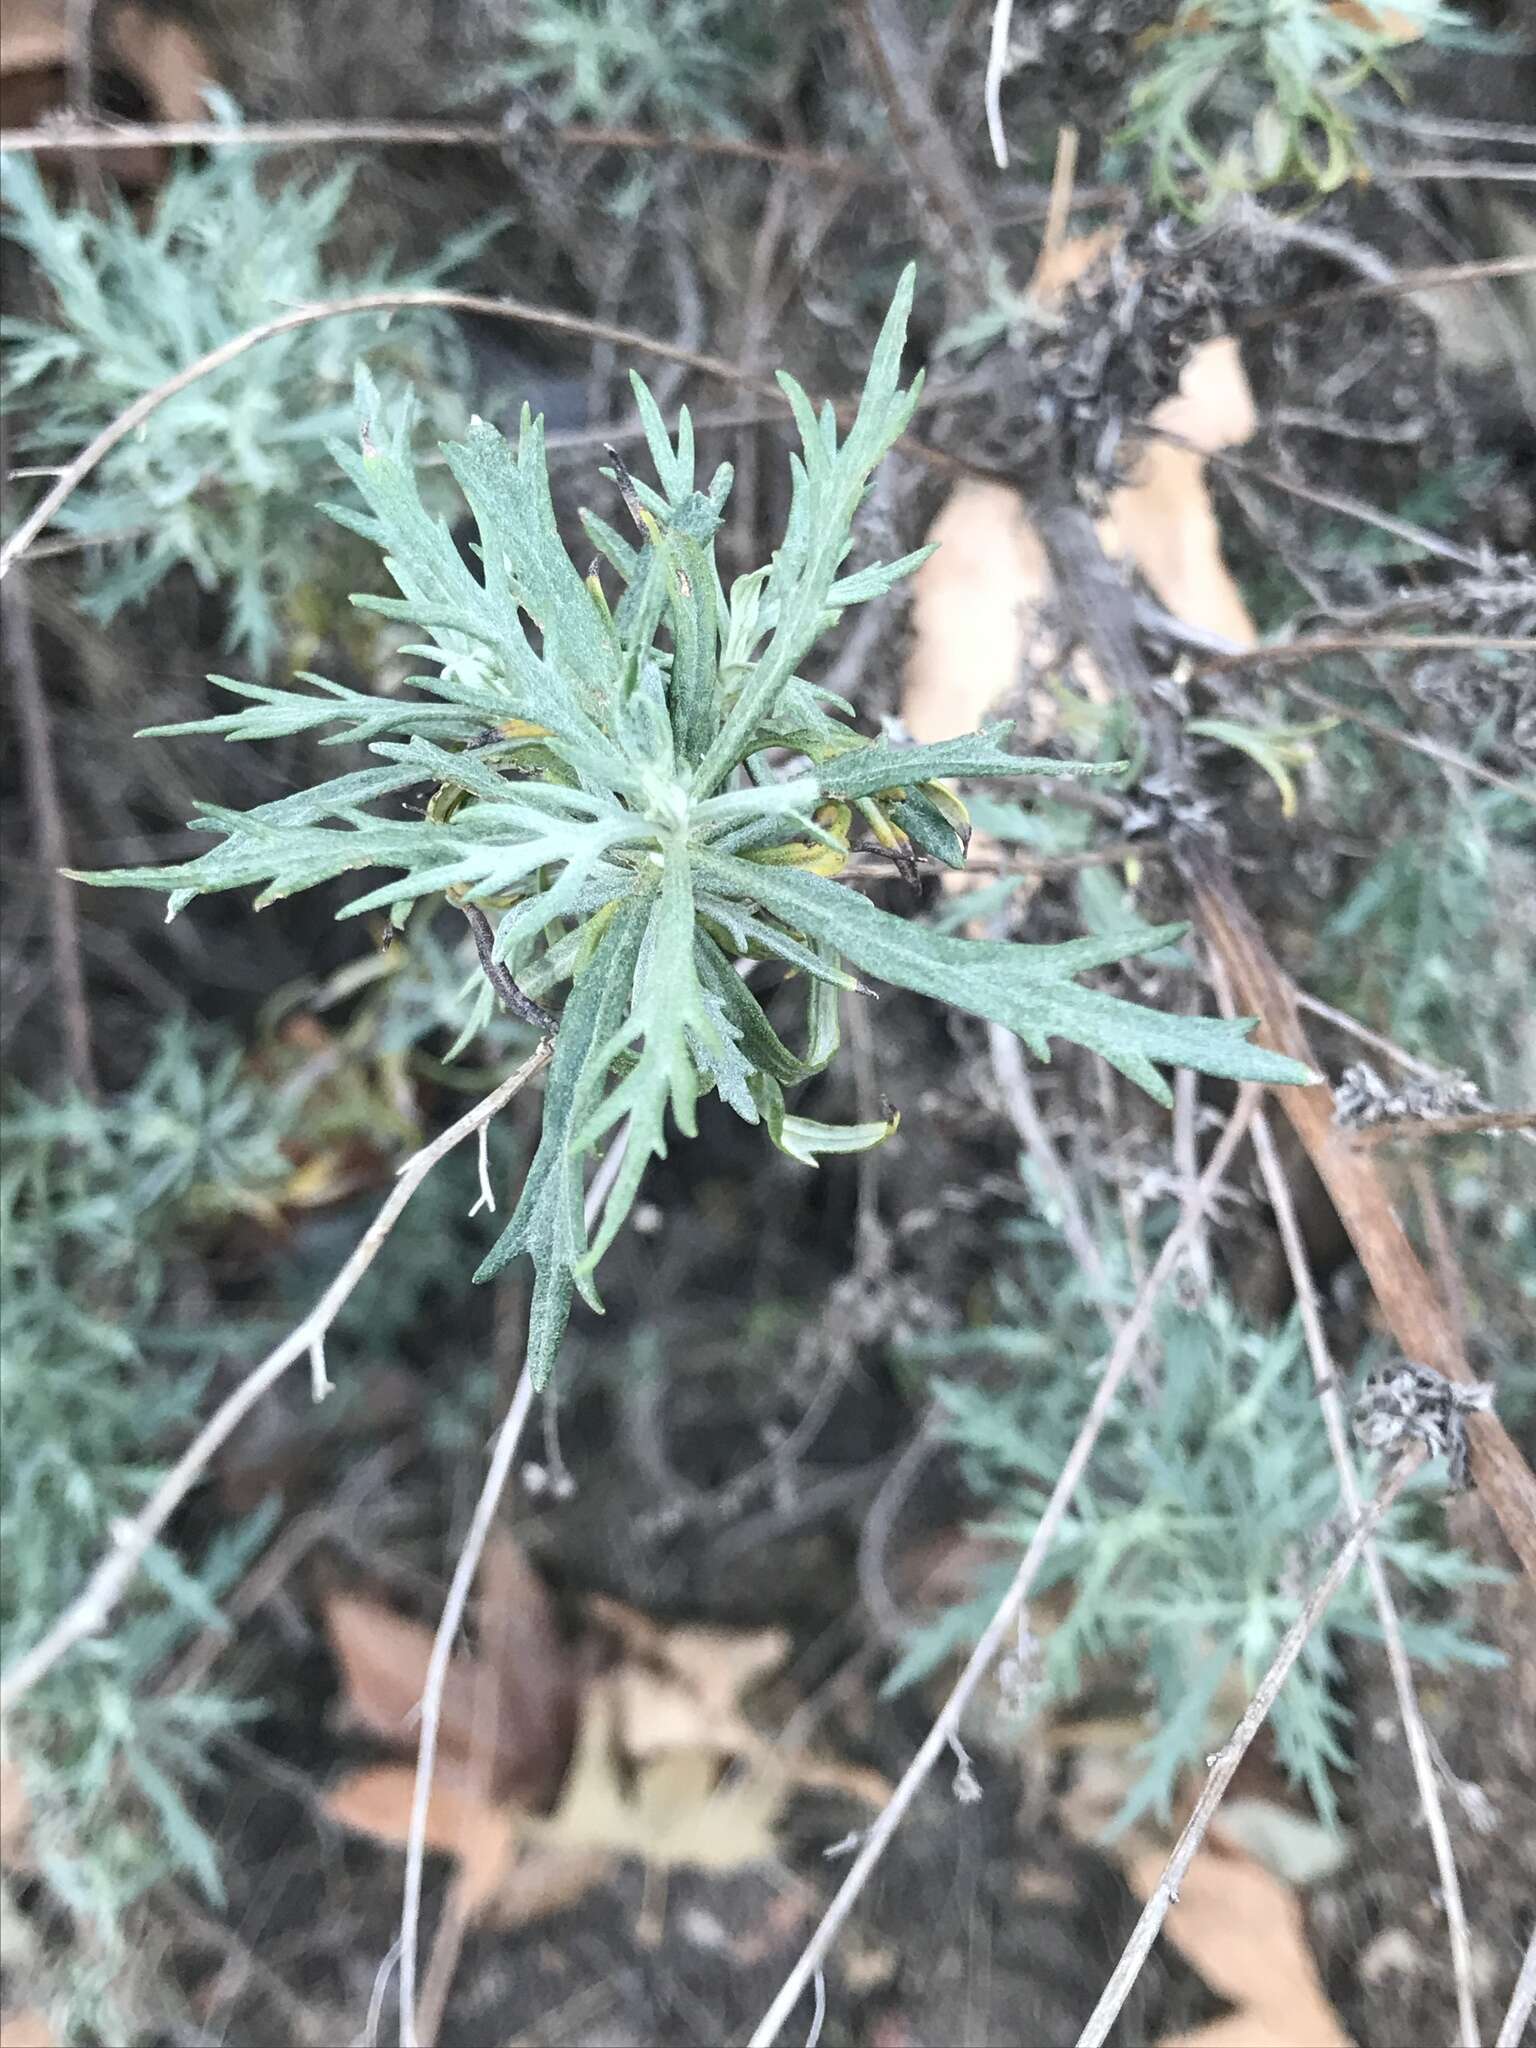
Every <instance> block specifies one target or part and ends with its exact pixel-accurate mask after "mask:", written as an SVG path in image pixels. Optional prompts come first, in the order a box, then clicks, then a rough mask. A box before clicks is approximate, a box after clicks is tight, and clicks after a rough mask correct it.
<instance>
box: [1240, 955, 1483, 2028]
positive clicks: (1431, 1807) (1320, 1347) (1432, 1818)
mask: <svg viewBox="0 0 1536 2048" xmlns="http://www.w3.org/2000/svg"><path fill="white" fill-rule="evenodd" d="M1215 980H1216V986H1217V993H1218V995H1219V997H1220V999H1221V1007H1222V1010H1223V1013H1224V1014H1225V1015H1227V1016H1229V1017H1230V1016H1233V1015H1235V1014H1236V1004H1235V1003H1234V1002H1233V1000H1232V992H1231V989H1230V987H1229V986H1228V983H1227V977H1226V974H1225V972H1224V971H1223V969H1222V968H1221V967H1220V966H1219V965H1217V966H1216V968H1215ZM1253 1146H1254V1151H1255V1153H1256V1154H1257V1156H1258V1162H1259V1172H1260V1173H1261V1174H1262V1176H1263V1179H1264V1188H1265V1192H1266V1193H1267V1195H1268V1196H1269V1205H1270V1207H1271V1209H1273V1211H1274V1215H1275V1222H1276V1224H1277V1225H1278V1227H1279V1231H1280V1241H1281V1244H1282V1245H1283V1246H1284V1248H1285V1259H1286V1264H1287V1266H1288V1267H1289V1268H1290V1274H1291V1284H1292V1285H1293V1287H1294V1288H1295V1290H1296V1307H1297V1310H1298V1312H1299V1314H1300V1316H1301V1326H1302V1330H1303V1332H1304V1333H1305V1336H1306V1340H1307V1356H1308V1357H1309V1358H1310V1360H1311V1362H1312V1379H1313V1384H1314V1385H1315V1386H1316V1388H1317V1398H1318V1405H1319V1406H1320V1408H1321V1409H1322V1413H1323V1423H1324V1427H1325V1428H1326V1429H1327V1432H1328V1448H1329V1450H1330V1451H1331V1452H1332V1454H1333V1462H1334V1467H1335V1470H1336V1471H1337V1472H1338V1475H1339V1492H1340V1494H1341V1496H1342V1497H1343V1501H1344V1507H1345V1511H1346V1513H1347V1514H1348V1515H1349V1517H1350V1519H1351V1521H1352V1522H1355V1523H1358V1522H1359V1521H1360V1518H1361V1515H1362V1513H1363V1510H1364V1502H1363V1499H1362V1497H1361V1493H1360V1482H1359V1480H1358V1478H1357V1477H1356V1474H1355V1461H1354V1458H1353V1456H1352V1455H1351V1453H1350V1447H1349V1430H1348V1427H1347V1425H1346V1423H1345V1419H1344V1402H1343V1399H1342V1397H1341V1395H1340V1393H1339V1386H1338V1374H1337V1372H1336V1371H1335V1369H1334V1363H1333V1357H1332V1354H1331V1352H1330V1351H1329V1348H1328V1337H1327V1333H1326V1331H1325V1330H1324V1329H1323V1319H1322V1314H1321V1311H1320V1310H1319V1308H1318V1303H1317V1290H1316V1288H1315V1287H1314V1286H1313V1283H1312V1268H1311V1265H1310V1264H1309V1262H1308V1259H1307V1248H1306V1244H1305V1242H1304V1240H1303V1238H1302V1234H1301V1226H1300V1224H1299V1223H1298V1221H1297V1218H1296V1204H1295V1202H1294V1201H1293V1200H1292V1198H1291V1189H1290V1184H1289V1182H1288V1181H1287V1180H1286V1177H1285V1169H1284V1167H1283V1166H1282V1165H1281V1163H1280V1153H1279V1150H1278V1148H1277V1147H1276V1144H1275V1141H1274V1137H1273V1135H1272V1133H1271V1131H1270V1128H1269V1121H1268V1118H1267V1117H1266V1116H1265V1114H1264V1112H1263V1110H1260V1111H1259V1112H1258V1114H1257V1115H1256V1116H1255V1118H1254V1120H1253ZM1363 1560H1364V1564H1365V1571H1366V1577H1367V1579H1368V1580H1369V1582H1370V1588H1371V1599H1372V1601H1373V1603H1374V1604H1375V1608H1376V1614H1377V1618H1378V1619H1379V1621H1380V1623H1381V1639H1382V1644H1383V1647H1384V1648H1385V1650H1386V1653H1387V1668H1388V1670H1389V1671H1390V1673H1391V1675H1392V1687H1393V1690H1394V1692H1395V1693H1396V1694H1397V1710H1398V1714H1399V1716H1400V1717H1401V1720H1402V1724H1403V1736H1404V1739H1405V1741H1406V1742H1407V1744H1408V1755H1409V1760H1410V1762H1411V1763H1412V1765H1413V1777H1414V1783H1415V1784H1416V1785H1417V1787H1418V1792H1419V1802H1420V1805H1421V1807H1422V1808H1423V1813H1424V1824H1425V1826H1426V1828H1427V1829H1428V1830H1429V1839H1430V1843H1431V1846H1432V1847H1433V1850H1434V1856H1435V1867H1436V1869H1437V1870H1438V1871H1439V1873H1440V1894H1441V1898H1442V1901H1443V1903H1444V1906H1445V1923H1446V1930H1447V1933H1448V1935H1449V1938H1450V1948H1451V1973H1452V1978H1453V1980H1454V1982H1455V1986H1456V2013H1457V2022H1458V2026H1459V2029H1460V2034H1461V2040H1460V2043H1459V2048H1478V2034H1477V2004H1476V2000H1475V1998H1474V1995H1473V1989H1472V1942H1471V1936H1470V1935H1469V1933H1468V1930H1467V1911H1466V1906H1465V1903H1464V1902H1463V1899H1462V1895H1461V1877H1460V1874H1459V1872H1458V1871H1457V1868H1456V1856H1455V1852H1454V1850H1453V1849H1452V1847H1451V1834H1450V1829H1449V1827H1448V1826H1447V1825H1446V1819H1445V1807H1444V1804H1443V1803H1442V1801H1441V1798H1440V1785H1439V1780H1438V1779H1437V1778H1436V1776H1435V1760H1434V1756H1433V1754H1432V1752H1431V1748H1430V1739H1429V1731H1428V1729H1427V1728H1426V1727H1425V1725H1424V1716H1423V1713H1422V1711H1421V1709H1420V1707H1419V1700H1418V1694H1417V1692H1416V1691H1415V1689H1414V1683H1413V1667H1412V1665H1411V1664H1410V1662H1409V1659H1408V1652H1407V1649H1406V1647H1405V1645H1404V1643H1403V1630H1402V1623H1401V1622H1400V1620H1399V1619H1398V1613H1397V1603H1396V1601H1395V1600H1394V1599H1393V1598H1392V1588H1391V1585H1390V1583H1389V1582H1388V1579H1387V1573H1386V1567H1385V1566H1384V1565H1383V1563H1382V1561H1381V1553H1380V1551H1379V1550H1378V1549H1377V1547H1376V1545H1375V1543H1374V1542H1369V1543H1367V1544H1366V1546H1365V1549H1364V1552H1363Z"/></svg>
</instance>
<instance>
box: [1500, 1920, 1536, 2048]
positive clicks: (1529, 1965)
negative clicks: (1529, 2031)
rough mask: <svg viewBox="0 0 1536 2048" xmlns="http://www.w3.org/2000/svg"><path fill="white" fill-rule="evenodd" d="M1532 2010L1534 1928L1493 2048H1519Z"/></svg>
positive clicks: (1535, 1972) (1534, 1993)
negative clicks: (1507, 2009)
mask: <svg viewBox="0 0 1536 2048" xmlns="http://www.w3.org/2000/svg"><path fill="white" fill-rule="evenodd" d="M1533 2009H1536V1927H1533V1928H1532V1929H1531V1938H1530V1941H1529V1942H1528V1943H1527V1944H1526V1950H1525V1960H1524V1961H1523V1962H1522V1963H1521V1965H1520V1975H1519V1976H1518V1977H1517V1978H1516V1979H1515V1988H1514V1990H1513V1991H1512V1992H1511V1994H1510V1999H1509V2011H1508V2012H1507V2013H1505V2015H1504V2024H1503V2025H1502V2026H1501V2027H1500V2028H1499V2037H1498V2039H1497V2040H1496V2041H1495V2042H1494V2044H1493V2048H1520V2044H1521V2042H1522V2041H1523V2040H1524V2039H1525V2030H1526V2028H1527V2027H1528V2026H1529V2024H1530V2019H1531V2012H1532V2010H1533Z"/></svg>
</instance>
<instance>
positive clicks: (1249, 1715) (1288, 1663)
mask: <svg viewBox="0 0 1536 2048" xmlns="http://www.w3.org/2000/svg"><path fill="white" fill-rule="evenodd" d="M1424 1455H1425V1454H1424V1451H1423V1449H1422V1448H1421V1447H1418V1446H1416V1447H1415V1448H1414V1449H1413V1450H1411V1451H1409V1452H1408V1453H1407V1455H1406V1456H1405V1457H1403V1458H1402V1459H1400V1460H1399V1462H1398V1463H1397V1464H1396V1465H1395V1466H1394V1467H1393V1468H1392V1470H1391V1471H1390V1472H1389V1473H1388V1475H1387V1477H1386V1479H1385V1481H1384V1482H1383V1483H1382V1485H1381V1486H1380V1487H1378V1489H1377V1491H1376V1493H1375V1494H1374V1496H1373V1497H1372V1499H1371V1502H1370V1504H1369V1506H1368V1507H1367V1508H1366V1510H1365V1513H1364V1514H1363V1515H1361V1516H1360V1517H1359V1518H1358V1520H1357V1521H1356V1523H1355V1526H1354V1528H1353V1529H1352V1530H1351V1532H1350V1535H1349V1537H1348V1539H1347V1540H1346V1541H1345V1542H1344V1544H1343V1545H1342V1546H1341V1547H1340V1549H1339V1551H1338V1554H1337V1555H1336V1556H1335V1558H1334V1560H1333V1563H1332V1564H1331V1565H1330V1566H1329V1567H1328V1569H1327V1571H1326V1572H1325V1573H1324V1574H1323V1576H1322V1578H1321V1579H1320V1580H1319V1581H1318V1584H1317V1586H1316V1588H1315V1589H1314V1591H1313V1592H1312V1594H1311V1597H1310V1598H1309V1599H1308V1601H1307V1603H1306V1605H1305V1606H1304V1607H1303V1608H1302V1610H1301V1612H1300V1614H1298V1615H1297V1617H1296V1619H1295V1621H1294V1622H1293V1623H1292V1624H1291V1627H1290V1628H1289V1629H1288V1630H1287V1632H1286V1635H1285V1640H1284V1641H1283V1642H1282V1643H1281V1645H1280V1647H1279V1649H1278V1650H1277V1651H1276V1652H1275V1655H1274V1660H1273V1662H1272V1663H1271V1664H1270V1667H1269V1669H1268V1670H1267V1671H1266V1672H1265V1674H1264V1676H1263V1677H1262V1678H1261V1679H1260V1681H1259V1684H1258V1689H1257V1690H1256V1691H1255V1693H1254V1695H1253V1698H1252V1699H1251V1700H1250V1701H1249V1702H1248V1706H1247V1709H1246V1710H1245V1712H1244V1714H1243V1717H1242V1719H1241V1720H1240V1721H1239V1722H1238V1724H1237V1726H1236V1728H1234V1729H1233V1731H1232V1733H1231V1735H1230V1736H1229V1737H1228V1738H1227V1740H1226V1742H1225V1743H1223V1745H1222V1747H1221V1748H1220V1749H1219V1750H1218V1751H1217V1753H1216V1755H1215V1757H1214V1758H1213V1759H1212V1762H1211V1770H1210V1775H1209V1777H1207V1779H1206V1781H1205V1784H1204V1786H1203V1787H1202V1789H1201V1792H1200V1797H1199V1799H1198V1800H1197V1801H1196V1802H1195V1810H1194V1812H1193V1813H1192V1814H1191V1815H1190V1817H1189V1819H1188V1821H1187V1822H1186V1823H1185V1826H1184V1831H1183V1833H1182V1834H1181V1835H1180V1836H1179V1839H1178V1841H1177V1842H1175V1844H1174V1846H1173V1853H1172V1855H1170V1857H1169V1858H1168V1861H1167V1863H1166V1864H1165V1865H1164V1866H1163V1874H1162V1876H1161V1877H1160V1878H1159V1879H1158V1881H1157V1887H1156V1889H1155V1890H1154V1892H1153V1894H1152V1896H1151V1898H1150V1899H1148V1901H1147V1903H1146V1905H1145V1906H1144V1907H1143V1908H1142V1912H1141V1918H1140V1919H1139V1920H1138V1921H1137V1922H1136V1925H1135V1927H1134V1929H1133V1930H1132V1932H1131V1938H1130V1940H1129V1941H1128V1942H1127V1943H1126V1945H1125V1952H1124V1954H1123V1955H1122V1956H1121V1958H1120V1960H1119V1962H1118V1963H1117V1964H1116V1965H1115V1968H1114V1972H1113V1974H1112V1975H1111V1977H1110V1980H1109V1982H1108V1983H1107V1984H1106V1985H1105V1987H1104V1990H1103V1994H1102V1995H1101V1997H1100V1999H1099V2002H1098V2004H1097V2005H1096V2006H1095V2007H1094V2009H1093V2011H1092V2012H1091V2013H1090V2014H1089V2017H1088V2023H1087V2025H1086V2026H1085V2027H1084V2028H1083V2031H1082V2032H1081V2033H1080V2034H1079V2035H1078V2037H1077V2043H1076V2048H1103V2044H1104V2042H1105V2040H1106V2038H1107V2037H1108V2034H1109V2030H1110V2028H1111V2027H1112V2026H1113V2025H1114V2023H1115V2021H1116V2020H1117V2019H1118V2018H1119V2015H1120V2008H1121V2007H1122V2006H1123V2005H1124V2004H1125V2001H1126V1999H1127V1998H1128V1997H1129V1996H1130V1993H1131V1987H1132V1986H1133V1985H1134V1984H1135V1982H1136V1979H1137V1978H1138V1977H1139V1976H1140V1975H1141V1971H1142V1967H1143V1965H1144V1964H1145V1962H1146V1960H1147V1957H1148V1956H1149V1955H1150V1954H1151V1952H1152V1944H1153V1942H1155V1941H1156V1939H1157V1937H1158V1934H1159V1932H1160V1930H1161V1928H1162V1924H1163V1922H1164V1920H1165V1919H1166V1918H1167V1917H1168V1908H1169V1907H1170V1906H1171V1905H1173V1903H1174V1901H1175V1900H1176V1899H1177V1898H1178V1896H1179V1886H1180V1884H1181V1883H1182V1882H1183V1879H1184V1874H1185V1872H1186V1871H1187V1870H1188V1869H1189V1866H1190V1864H1191V1863H1193V1861H1194V1860H1195V1852H1196V1850H1198V1848H1199V1847H1200V1844H1201V1842H1202V1841H1203V1840H1204V1839H1205V1831H1206V1829H1207V1828H1208V1827H1209V1826H1210V1824H1211V1821H1212V1820H1213V1819H1214V1817H1215V1813H1216V1809H1217V1807H1218V1806H1219V1805H1220V1804H1221V1800H1222V1795H1223V1794H1224V1793H1225V1791H1226V1789H1227V1787H1228V1785H1229V1784H1230V1783H1231V1782H1232V1778H1233V1774H1234V1773H1235V1772H1236V1770H1237V1767H1238V1765H1239V1764H1240V1763H1241V1762H1242V1760H1243V1758H1244V1756H1246V1754H1247V1752H1248V1748H1249V1745H1250V1744H1251V1743H1252V1741H1253V1738H1254V1737H1255V1736H1256V1735H1257V1734H1258V1732H1259V1730H1260V1729H1261V1728H1262V1727H1263V1725H1264V1722H1265V1720H1266V1719H1267V1717H1268V1714H1269V1710H1270V1708H1271V1707H1272V1706H1273V1705H1274V1703H1275V1700H1276V1698H1277V1696H1278V1695H1279V1692H1280V1688H1281V1686H1282V1685H1284V1683H1285V1681H1286V1679H1287V1678H1288V1677H1289V1676H1290V1671H1291V1667H1292V1665H1293V1664H1294V1663H1295V1662H1296V1659H1297V1658H1298V1657H1299V1656H1300V1655H1301V1653H1302V1650H1303V1649H1304V1648H1305V1647H1306V1642H1307V1638H1308V1637H1309V1636H1310V1635H1311V1633H1312V1631H1313V1629H1314V1628H1316V1626H1317V1624H1318V1622H1319V1621H1320V1620H1321V1618H1322V1615H1323V1612H1324V1609H1325V1608H1326V1607H1327V1606H1328V1603H1329V1601H1330V1600H1332V1598H1333V1596H1334V1594H1335V1593H1337V1592H1338V1590H1339V1588H1340V1586H1342V1585H1343V1583H1344V1581H1345V1580H1346V1579H1347V1578H1348V1577H1349V1574H1350V1573H1351V1571H1353V1569H1354V1567H1355V1565H1356V1563H1357V1561H1358V1560H1359V1557H1360V1553H1361V1552H1362V1551H1363V1550H1364V1548H1365V1546H1366V1544H1367V1543H1368V1542H1369V1541H1370V1539H1371V1536H1372V1534H1373V1532H1374V1531H1375V1530H1376V1528H1377V1527H1378V1526H1379V1524H1380V1522H1381V1518H1382V1516H1383V1515H1384V1514H1385V1513H1386V1512H1387V1510H1388V1508H1390V1507H1391V1505H1392V1503H1393V1501H1395V1500H1396V1499H1397V1496H1398V1495H1399V1494H1400V1493H1401V1492H1402V1490H1403V1488H1404V1486H1405V1485H1406V1484H1407V1482H1408V1480H1409V1479H1410V1478H1411V1477H1412V1476H1413V1474H1414V1472H1415V1471H1417V1469H1418V1467H1419V1466H1420V1465H1422V1464H1423V1462H1424Z"/></svg>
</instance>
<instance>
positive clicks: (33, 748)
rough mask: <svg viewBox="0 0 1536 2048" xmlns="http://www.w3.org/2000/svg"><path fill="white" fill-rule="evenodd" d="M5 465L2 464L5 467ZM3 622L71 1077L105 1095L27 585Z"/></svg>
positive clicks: (15, 592) (88, 1091) (8, 605)
mask: <svg viewBox="0 0 1536 2048" xmlns="http://www.w3.org/2000/svg"><path fill="white" fill-rule="evenodd" d="M0 467H3V464H0ZM0 615H3V620H4V643H5V658H6V662H7V664H8V665H9V667H10V671H11V678H12V682H13V683H14V686H15V690H16V713H17V723H18V724H19V725H20V727H21V750H22V758H23V760H24V762H25V764H26V780H27V803H28V807H29V809H30V810H31V812H32V838H33V844H34V846H35V847H36V850H37V864H38V866H39V867H40V868H41V869H42V870H43V887H44V888H45V890H46V891H47V901H48V943H49V950H50V954H51V962H52V968H53V986H54V992H55V994H56V995H57V996H58V999H59V1011H60V1015H61V1017H62V1020H63V1025H64V1057H65V1062H66V1065H67V1067H68V1070H69V1077H70V1079H71V1080H72V1081H73V1082H74V1084H75V1086H76V1087H77V1088H78V1089H79V1090H80V1092H81V1094H82V1095H88V1096H91V1097H93V1098H94V1097H95V1096H96V1095H97V1094H98V1093H99V1089H98V1087H97V1081H96V1062H95V1059H94V1057H93V1055H92V1052H91V1021H90V1011H89V1008H88V1007H87V1004H86V999H85V970H84V967H83V966H82V964H81V953H80V918H79V913H78V911H77V909H76V901H75V891H74V885H73V884H72V883H71V882H70V880H69V878H68V876H67V875H66V874H65V873H64V870H65V868H67V867H68V865H69V847H68V844H67V841H66V838H65V832H64V807H63V804H62V802H61V801H60V796H59V776H58V769H57V767H56V766H55V763H54V757H53V732H52V728H51V726H50V724H49V721H48V699H47V696H46V694H45V692H44V689H43V678H42V671H41V669H40V667H39V666H38V659H37V639H36V635H35V634H34V633H33V630H32V604H31V597H30V593H29V592H28V590H27V586H26V583H25V581H19V582H17V583H13V584H12V586H11V588H10V589H9V590H8V591H7V592H6V593H5V595H4V597H3V599H0Z"/></svg>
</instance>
